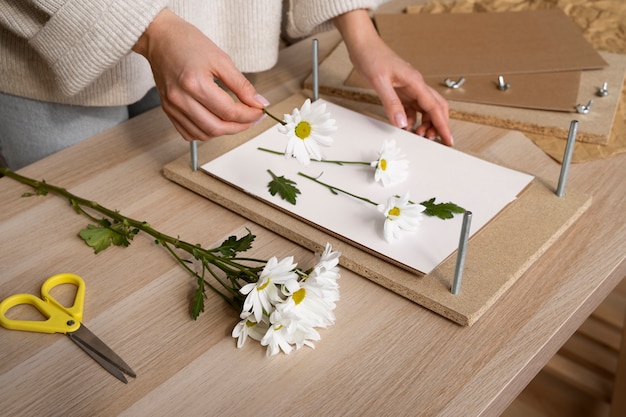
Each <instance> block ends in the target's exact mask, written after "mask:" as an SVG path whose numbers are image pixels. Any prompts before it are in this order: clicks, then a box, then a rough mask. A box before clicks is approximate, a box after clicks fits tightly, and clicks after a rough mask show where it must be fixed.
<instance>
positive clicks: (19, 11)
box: [0, 0, 168, 95]
mask: <svg viewBox="0 0 626 417" xmlns="http://www.w3.org/2000/svg"><path fill="white" fill-rule="evenodd" d="M167 3H168V1H167V0H132V1H128V0H1V1H0V11H1V12H2V13H1V14H2V15H3V16H2V20H1V21H0V24H2V25H3V26H5V27H7V28H8V29H9V30H11V31H12V32H13V33H15V34H16V35H18V36H20V37H23V38H25V39H27V40H28V42H29V45H30V46H31V48H33V49H34V50H35V51H36V52H37V53H38V54H39V55H40V56H41V57H42V58H43V59H44V60H45V61H46V62H47V63H48V65H49V67H50V68H51V70H52V71H53V73H54V75H55V79H56V80H57V83H58V85H59V88H60V89H61V91H63V93H64V94H67V95H74V94H76V93H78V92H80V91H81V90H82V89H84V88H85V87H86V86H88V85H89V84H91V83H92V82H93V81H94V80H95V79H96V78H98V77H99V76H100V75H101V74H102V73H103V72H105V71H106V70H107V69H109V68H111V67H112V66H114V65H116V64H117V63H118V62H119V61H120V60H121V59H122V58H123V57H124V56H125V55H126V54H128V53H129V52H130V51H131V48H132V47H133V45H135V43H136V42H137V39H139V37H140V36H141V34H142V33H143V32H144V31H145V30H146V28H147V27H148V25H149V24H150V22H152V20H153V19H154V18H155V16H156V15H157V14H158V13H159V12H160V11H161V10H162V9H163V8H165V6H166V5H167Z"/></svg>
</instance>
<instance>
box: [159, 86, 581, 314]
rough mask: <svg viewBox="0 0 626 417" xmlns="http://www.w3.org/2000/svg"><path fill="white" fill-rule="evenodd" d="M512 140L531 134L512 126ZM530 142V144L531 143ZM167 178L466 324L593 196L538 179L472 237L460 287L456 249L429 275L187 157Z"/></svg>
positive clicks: (205, 148)
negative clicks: (558, 191) (455, 291)
mask: <svg viewBox="0 0 626 417" xmlns="http://www.w3.org/2000/svg"><path fill="white" fill-rule="evenodd" d="M302 101H303V97H302V96H294V97H292V98H290V99H288V100H286V101H285V102H282V103H280V104H278V105H276V106H274V107H272V109H270V111H271V112H272V113H273V114H284V113H290V112H291V110H292V109H293V108H294V107H298V106H300V105H301V104H302ZM272 126H274V127H275V122H273V121H271V120H265V121H264V122H262V123H260V124H259V125H257V126H256V127H254V128H253V129H250V130H249V131H246V132H244V133H242V134H239V135H235V136H229V137H220V138H216V139H213V140H212V141H210V142H209V143H206V144H203V145H201V146H199V149H198V154H199V161H200V162H201V163H204V162H207V161H211V160H213V159H215V158H217V157H219V156H221V155H223V154H225V153H227V152H229V151H230V150H232V149H234V148H235V147H237V146H239V145H240V144H243V143H245V142H247V141H249V140H250V139H251V138H254V137H256V136H257V135H258V134H260V133H261V132H263V131H264V130H266V129H268V128H271V127H272ZM510 135H512V136H513V137H512V138H511V140H513V141H519V140H522V141H524V140H527V139H526V138H520V137H518V136H516V135H520V134H519V133H515V132H511V133H510ZM530 146H532V145H530ZM164 174H165V176H166V177H167V178H169V179H170V180H172V181H174V182H176V183H178V184H180V185H182V186H184V187H186V188H188V189H190V190H192V191H194V192H196V193H198V194H200V195H203V196H205V197H206V198H208V199H210V200H212V201H214V202H216V203H218V204H221V205H223V206H224V207H226V208H228V209H230V210H232V211H233V212H235V213H238V214H240V215H242V216H244V217H246V218H248V219H250V220H252V221H254V222H256V223H258V224H259V225H261V226H263V227H266V228H268V229H270V230H272V231H274V232H276V233H278V234H280V235H281V236H284V237H286V238H288V239H290V240H292V241H294V242H295V243H298V244H300V245H302V246H304V247H307V248H309V249H310V250H313V251H320V250H322V249H323V247H324V245H325V244H326V242H331V243H332V244H333V246H334V247H335V248H336V249H338V250H340V251H341V252H342V257H341V265H342V266H344V267H346V268H348V269H351V270H353V271H355V272H356V273H358V274H360V275H362V276H364V277H366V278H369V279H370V280H372V281H374V282H376V283H378V284H380V285H382V286H384V287H386V288H388V289H390V290H392V291H394V292H396V293H398V294H400V295H402V296H404V297H406V298H407V299H409V300H412V301H414V302H416V303H418V304H420V305H422V306H424V307H426V308H428V309H430V310H432V311H434V312H436V313H438V314H441V315H442V316H444V317H446V318H448V319H450V320H452V321H454V322H456V323H458V324H461V325H465V326H469V325H471V324H473V323H475V322H476V321H477V320H478V319H479V318H480V317H481V316H482V315H483V314H484V313H485V312H486V311H487V310H488V309H489V307H490V306H492V305H493V304H494V303H495V302H497V300H498V298H499V297H500V296H501V295H502V294H504V292H505V291H506V290H507V289H509V288H510V287H511V285H513V283H514V282H515V281H516V280H517V279H518V278H519V277H520V276H521V275H522V274H523V272H524V271H525V270H526V269H527V268H528V267H529V266H530V265H532V263H533V262H534V261H535V260H536V259H537V258H538V257H539V256H541V254H542V253H543V252H544V251H545V250H547V248H548V247H549V246H550V245H551V244H552V243H553V242H554V241H555V240H556V239H557V238H558V237H559V236H560V235H561V234H562V233H563V232H564V231H565V230H567V228H568V227H569V226H570V225H571V224H572V223H573V222H574V221H575V220H576V219H577V218H578V217H579V216H580V215H581V214H582V213H583V212H584V211H585V210H586V208H587V207H588V206H589V204H590V198H589V197H588V196H586V195H582V194H578V193H576V192H574V191H570V192H567V193H566V195H565V196H564V197H561V198H559V197H556V195H555V194H554V192H552V191H550V190H548V189H547V188H546V187H545V186H544V185H543V184H541V183H540V182H538V181H536V180H535V181H533V182H532V183H531V185H530V186H529V187H528V188H527V189H526V190H525V191H524V192H523V193H522V194H521V195H520V196H519V197H518V198H517V200H515V201H514V202H513V203H511V204H510V205H508V206H507V207H506V208H505V209H504V210H503V211H501V212H500V214H499V215H498V216H496V217H495V218H494V219H492V220H491V222H489V223H488V224H487V225H486V226H485V227H483V228H482V229H481V230H480V231H479V232H478V233H476V234H475V235H474V236H473V237H472V239H470V242H469V246H468V253H467V258H466V268H465V271H464V278H463V284H462V289H461V293H460V294H459V295H452V294H451V292H450V286H451V282H452V278H453V270H454V266H455V254H452V255H451V256H450V257H448V258H447V259H445V260H444V261H443V262H442V263H441V264H439V265H438V266H437V267H436V268H434V269H433V270H432V271H431V272H430V273H429V274H426V275H423V274H419V273H415V272H412V271H408V270H407V269H405V268H402V267H399V266H398V265H395V264H394V263H391V262H388V261H387V260H385V259H382V258H381V257H380V256H376V255H375V254H373V253H372V252H371V251H368V250H367V249H366V248H364V247H362V246H360V245H354V244H352V243H351V242H349V241H346V240H345V239H341V238H340V237H339V236H337V235H335V234H333V233H332V231H327V230H323V229H321V228H320V227H317V226H316V225H314V224H311V223H310V222H307V221H303V220H302V219H299V218H297V217H294V216H293V215H291V214H289V213H288V212H286V211H285V210H283V209H281V208H279V207H276V206H274V205H270V204H267V203H266V202H264V201H262V200H260V199H258V198H256V197H254V196H252V195H250V194H249V193H247V192H245V191H242V190H240V189H238V188H235V187H233V186H232V185H230V184H227V183H225V182H223V181H221V180H220V179H218V178H215V177H213V176H210V175H207V174H206V173H204V172H201V171H195V172H194V171H192V170H191V167H190V163H189V158H188V157H187V156H185V157H181V158H179V159H177V160H175V161H173V162H171V163H169V164H167V165H166V166H165V167H164Z"/></svg>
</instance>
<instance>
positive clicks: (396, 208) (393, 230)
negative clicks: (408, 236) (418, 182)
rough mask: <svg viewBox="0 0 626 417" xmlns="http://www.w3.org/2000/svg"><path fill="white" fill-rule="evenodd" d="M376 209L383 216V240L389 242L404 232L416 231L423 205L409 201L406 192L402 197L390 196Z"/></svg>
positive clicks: (421, 215)
mask: <svg viewBox="0 0 626 417" xmlns="http://www.w3.org/2000/svg"><path fill="white" fill-rule="evenodd" d="M378 210H379V211H380V212H381V213H383V215H384V216H385V224H384V236H385V240H387V242H391V241H393V240H394V239H398V238H399V237H401V236H402V235H403V234H404V233H407V232H415V231H417V229H418V226H419V223H420V221H421V219H422V217H423V214H422V212H423V211H424V206H422V205H421V204H414V203H412V202H411V201H409V194H408V193H407V194H405V195H404V196H403V197H397V196H393V197H390V198H389V200H387V203H386V204H379V205H378Z"/></svg>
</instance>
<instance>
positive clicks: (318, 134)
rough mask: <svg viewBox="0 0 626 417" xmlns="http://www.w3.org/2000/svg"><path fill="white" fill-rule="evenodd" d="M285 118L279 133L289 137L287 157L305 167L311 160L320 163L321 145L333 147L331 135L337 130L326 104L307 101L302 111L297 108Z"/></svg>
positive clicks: (279, 127) (286, 150)
mask: <svg viewBox="0 0 626 417" xmlns="http://www.w3.org/2000/svg"><path fill="white" fill-rule="evenodd" d="M284 117H285V118H284V124H282V125H280V126H278V131H279V132H281V133H284V134H286V135H288V136H289V139H288V141H287V147H286V149H285V156H287V157H295V158H296V160H297V161H298V162H299V163H301V164H303V165H308V164H309V162H310V161H311V159H317V160H318V161H320V160H321V159H322V152H321V150H320V145H321V146H330V145H332V143H333V138H332V137H331V136H330V135H331V134H332V133H333V132H335V131H336V130H337V126H336V125H335V119H332V118H331V117H330V113H328V112H326V104H324V103H323V102H319V101H316V102H314V103H311V100H310V99H307V100H306V101H305V102H304V104H303V105H302V107H301V108H300V109H297V108H296V109H294V110H293V112H292V113H291V114H285V116H284Z"/></svg>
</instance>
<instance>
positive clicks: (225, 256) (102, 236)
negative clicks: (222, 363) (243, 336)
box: [0, 168, 267, 320]
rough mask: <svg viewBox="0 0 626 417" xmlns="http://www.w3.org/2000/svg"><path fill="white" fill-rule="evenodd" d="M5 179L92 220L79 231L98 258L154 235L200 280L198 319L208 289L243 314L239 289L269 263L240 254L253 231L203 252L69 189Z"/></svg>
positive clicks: (3, 171) (0, 171) (4, 171)
mask: <svg viewBox="0 0 626 417" xmlns="http://www.w3.org/2000/svg"><path fill="white" fill-rule="evenodd" d="M0 175H4V176H6V177H8V178H12V179H14V180H16V181H18V182H20V183H22V184H25V185H28V186H30V187H31V188H32V189H33V192H30V193H24V194H23V195H22V196H23V197H30V196H45V195H47V194H49V193H50V194H55V195H57V196H59V197H63V198H65V199H66V200H67V201H68V202H69V203H70V205H71V206H72V207H73V208H74V210H75V211H76V213H78V214H81V215H83V216H86V217H87V218H88V219H89V220H90V221H91V222H92V223H91V224H88V225H87V226H86V227H85V228H84V229H82V230H81V231H80V232H78V236H79V237H80V238H81V239H82V240H83V241H84V242H85V243H86V244H87V245H89V246H90V247H91V248H92V249H93V251H94V253H96V254H97V253H99V252H102V251H103V250H105V249H107V248H109V247H110V246H121V247H126V246H129V245H130V242H131V241H132V240H133V238H134V237H135V235H137V234H138V233H140V232H143V233H146V234H148V235H150V236H152V237H153V238H154V242H155V243H156V244H158V245H161V246H163V247H164V248H165V249H166V250H167V251H168V252H169V253H170V254H171V255H172V256H173V257H174V258H175V259H176V261H178V263H179V264H180V265H181V266H182V267H183V268H184V269H185V270H186V271H188V272H189V273H190V274H191V275H192V276H193V277H194V278H195V280H196V282H197V289H196V291H195V293H194V296H193V299H192V301H191V315H192V317H193V318H194V320H195V319H197V318H198V316H199V315H200V313H201V312H203V311H204V301H205V298H206V293H205V291H206V289H207V288H209V289H210V290H213V291H214V292H215V293H216V294H218V295H219V296H221V297H222V298H223V299H224V300H225V301H226V302H227V303H228V304H229V305H230V306H232V307H233V308H235V310H236V311H237V312H238V313H239V312H240V311H241V308H242V305H243V301H244V296H243V295H242V294H241V293H240V292H239V289H240V288H241V287H242V286H243V285H245V284H246V283H250V282H257V281H258V274H259V272H261V271H262V270H263V268H264V266H265V264H266V263H267V261H266V260H260V259H254V258H245V257H240V256H239V254H240V253H241V252H245V251H247V250H248V249H250V248H251V247H252V243H253V242H254V239H255V236H254V235H253V234H252V233H251V232H250V230H248V233H247V234H246V235H245V236H243V237H241V238H237V237H236V236H230V237H229V238H228V239H226V240H225V241H224V242H222V244H221V245H219V246H217V247H215V248H203V247H202V246H201V245H200V244H191V243H188V242H185V241H183V240H180V239H179V238H175V237H172V236H168V235H166V234H164V233H161V232H159V231H157V230H155V229H154V228H152V227H151V226H150V225H149V224H148V223H147V222H145V221H139V220H135V219H132V218H130V217H127V216H124V215H123V214H121V213H120V212H118V211H115V210H111V209H108V208H106V207H103V206H101V205H100V204H98V203H96V202H94V201H90V200H87V199H84V198H81V197H78V196H76V195H74V194H72V193H70V192H69V191H67V190H66V189H64V188H61V187H58V186H55V185H51V184H48V183H46V182H45V181H37V180H34V179H31V178H28V177H25V176H22V175H20V174H17V173H15V172H13V171H11V170H9V169H8V168H0ZM100 216H101V217H100ZM180 252H183V253H187V255H188V256H186V257H185V256H181V255H180V254H179V253H180ZM192 259H194V260H196V261H197V262H198V263H199V264H200V265H201V268H198V269H200V271H196V270H195V268H194V265H193V260H192ZM210 278H212V279H210Z"/></svg>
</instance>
